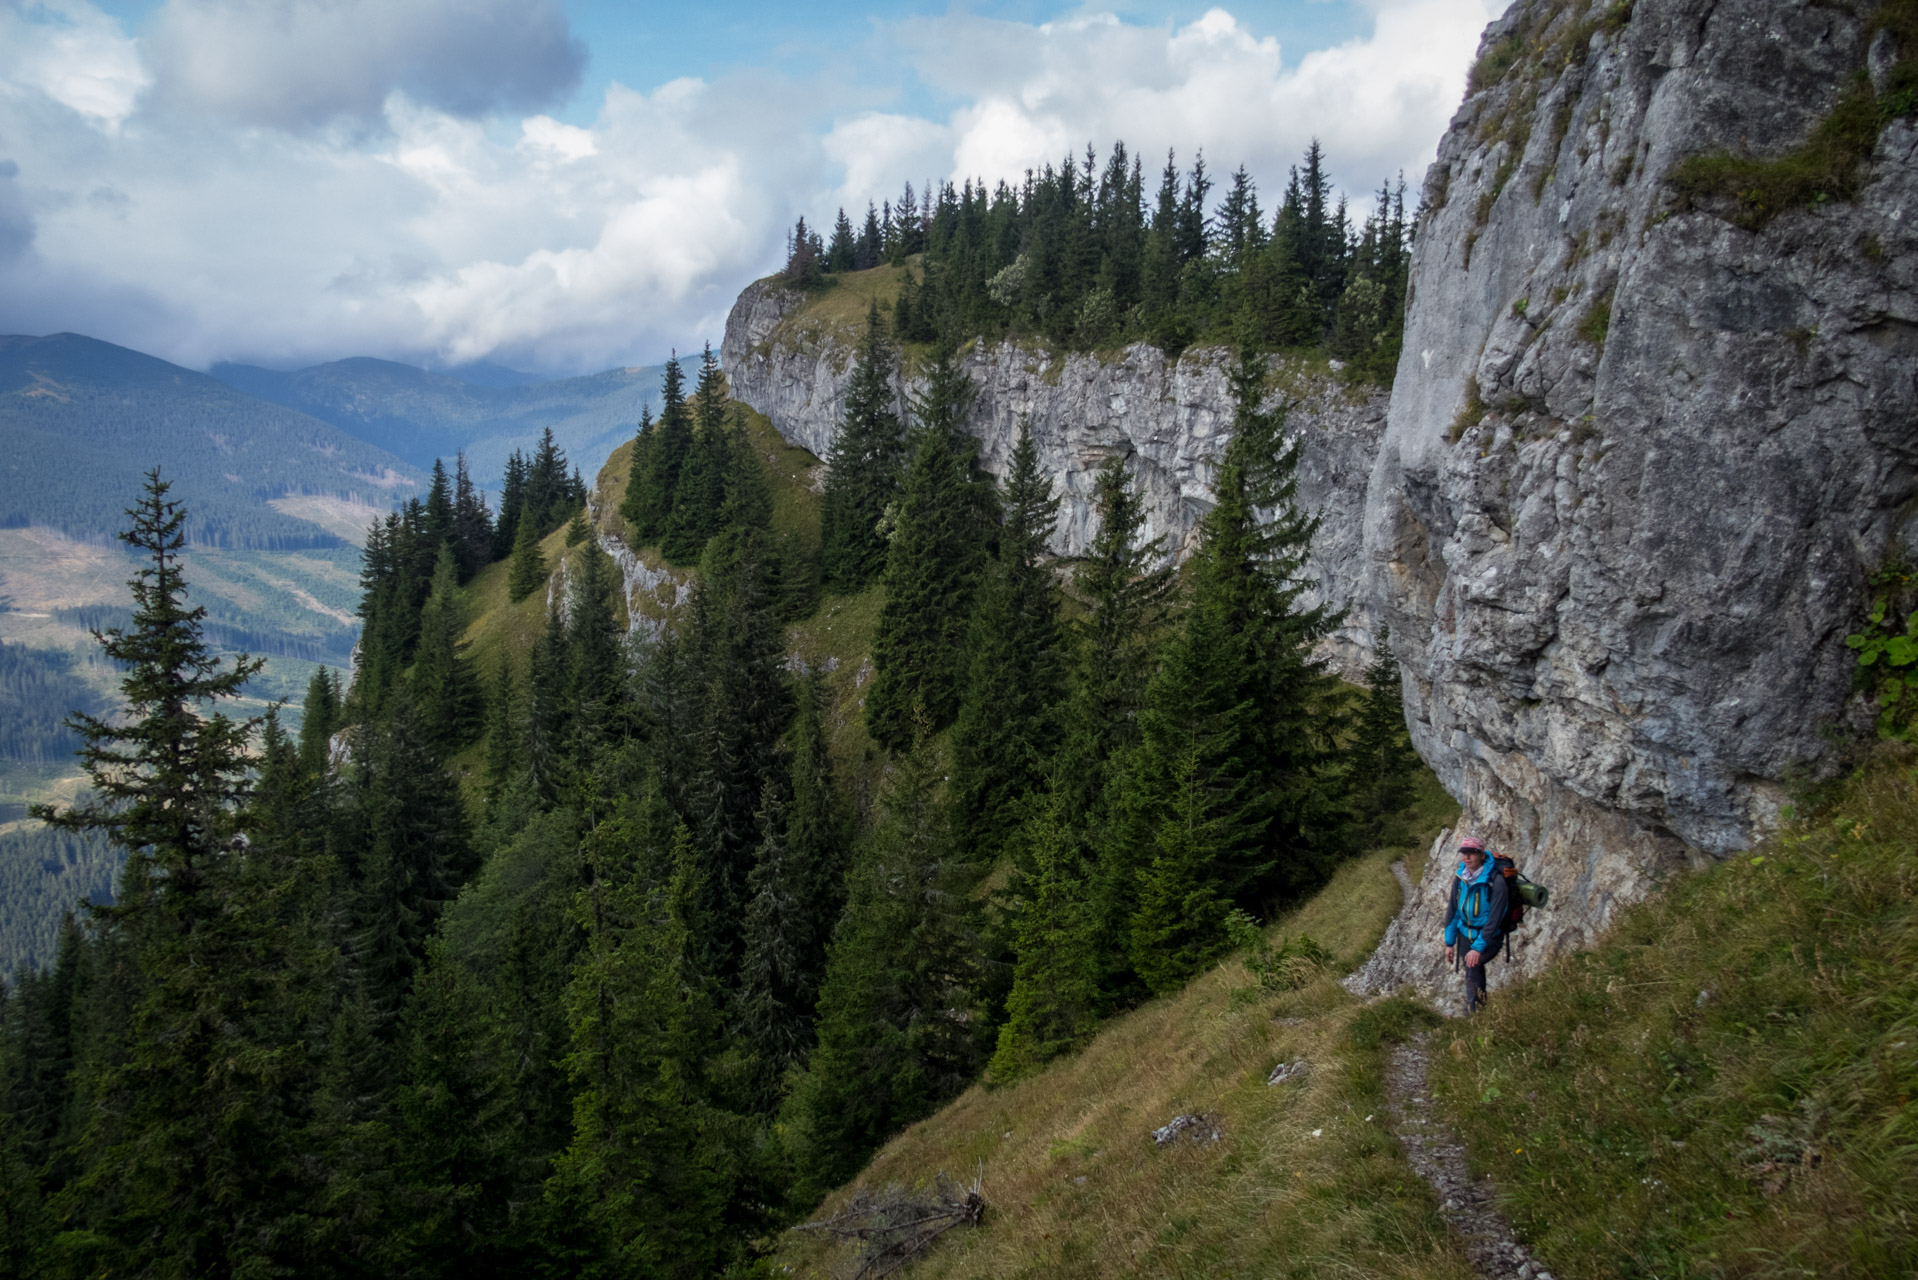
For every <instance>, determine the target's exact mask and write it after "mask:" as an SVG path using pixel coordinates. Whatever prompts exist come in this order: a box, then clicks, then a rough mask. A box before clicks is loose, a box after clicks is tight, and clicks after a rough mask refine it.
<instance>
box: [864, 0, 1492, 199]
mask: <svg viewBox="0 0 1918 1280" xmlns="http://www.w3.org/2000/svg"><path fill="white" fill-rule="evenodd" d="M1376 8H1377V16H1376V25H1375V30H1374V32H1373V33H1372V34H1371V35H1369V36H1367V37H1364V38H1362V39H1357V40H1352V41H1349V42H1347V43H1345V44H1342V45H1339V46H1337V47H1335V48H1331V49H1326V50H1320V51H1317V52H1313V53H1308V54H1306V55H1305V56H1304V57H1303V58H1301V59H1298V60H1297V61H1295V62H1293V63H1292V64H1290V65H1288V64H1287V63H1286V62H1285V60H1284V59H1283V57H1282V51H1281V49H1280V47H1279V44H1278V42H1277V41H1276V40H1273V39H1269V38H1261V37H1258V36H1255V35H1254V34H1252V33H1251V32H1250V31H1248V30H1247V29H1246V28H1245V27H1244V26H1243V25H1242V24H1241V23H1240V22H1239V21H1238V20H1237V19H1236V18H1234V17H1233V16H1232V15H1231V14H1229V13H1227V12H1226V11H1225V10H1223V9H1213V10H1211V11H1209V12H1208V13H1206V14H1205V15H1204V16H1203V17H1201V18H1199V19H1198V20H1197V21H1195V22H1192V23H1190V24H1188V25H1186V26H1184V27H1178V28H1172V27H1149V26H1137V25H1133V24H1129V23H1125V22H1121V21H1120V20H1118V19H1117V18H1115V17H1113V16H1111V15H1109V14H1080V15H1076V16H1073V17H1071V18H1067V19H1062V20H1060V21H1057V22H1051V23H1045V24H1041V25H1038V26H1032V25H1029V24H1025V23H1016V22H1004V21H998V20H994V19H987V18H975V17H965V16H956V17H946V18H936V19H915V20H911V21H908V22H904V23H901V24H899V28H898V38H899V39H900V41H901V43H902V44H903V45H904V46H905V47H906V48H907V49H908V50H909V53H910V56H911V57H912V60H913V63H914V65H915V66H916V67H917V69H918V70H919V71H920V73H921V74H922V75H924V76H925V77H926V78H927V79H928V80H930V81H932V82H933V83H935V84H937V85H939V86H941V87H942V88H944V89H946V90H947V91H949V92H952V93H963V94H964V95H965V96H967V97H968V98H970V99H971V101H970V102H968V103H967V104H966V105H964V106H962V107H960V108H959V109H958V110H956V111H955V112H954V113H953V115H952V117H951V119H950V121H949V122H948V125H949V130H950V133H951V137H952V142H951V146H952V152H951V162H950V167H949V168H948V169H946V170H944V171H943V172H942V176H948V177H954V178H961V177H982V178H985V179H986V180H987V181H988V182H992V181H996V180H998V179H1001V178H1005V179H1009V180H1010V179H1016V178H1017V177H1019V176H1020V174H1022V173H1023V171H1024V170H1025V169H1027V168H1029V167H1037V166H1039V165H1043V164H1046V163H1048V162H1052V163H1057V162H1058V161H1059V160H1061V159H1062V158H1063V157H1064V156H1065V155H1067V154H1068V153H1076V152H1079V151H1081V150H1083V149H1084V147H1085V145H1086V144H1087V143H1088V142H1091V143H1093V144H1095V145H1096V146H1098V147H1099V148H1100V149H1101V151H1103V150H1104V149H1105V148H1106V147H1107V146H1109V145H1110V144H1111V143H1112V142H1113V141H1114V140H1120V139H1122V140H1124V141H1125V142H1126V144H1127V145H1128V147H1130V148H1131V150H1132V152H1133V154H1134V155H1138V156H1141V157H1143V158H1144V160H1145V164H1146V166H1147V168H1148V169H1149V170H1150V169H1152V168H1155V167H1156V165H1157V162H1158V158H1159V157H1162V156H1163V155H1164V154H1165V152H1166V150H1167V149H1168V148H1177V150H1178V151H1179V153H1180V155H1181V157H1183V158H1184V159H1186V160H1189V159H1190V158H1191V156H1192V155H1193V153H1194V152H1195V151H1197V150H1199V149H1203V150H1204V151H1205V154H1206V156H1207V159H1208V161H1209V162H1210V163H1211V165H1212V166H1213V168H1214V169H1215V171H1216V170H1220V169H1230V168H1234V167H1236V166H1238V165H1239V164H1244V165H1246V167H1247V168H1248V169H1249V170H1250V171H1251V172H1252V174H1253V176H1254V177H1255V178H1258V179H1260V180H1261V184H1262V185H1263V186H1265V187H1266V188H1268V189H1270V188H1271V187H1272V186H1274V185H1276V184H1277V183H1279V182H1281V181H1282V180H1283V178H1284V175H1285V172H1286V169H1287V167H1288V166H1289V165H1291V164H1293V163H1294V162H1296V161H1297V159H1298V157H1299V155H1300V154H1301V153H1302V152H1303V151H1304V149H1305V146H1306V144H1307V143H1308V142H1309V141H1310V140H1311V139H1312V138H1314V137H1317V138H1318V139H1320V141H1321V142H1323V143H1324V145H1325V149H1326V153H1327V156H1328V158H1329V159H1330V161H1331V163H1332V165H1333V171H1334V174H1335V176H1336V177H1337V178H1338V180H1339V181H1341V182H1342V183H1344V184H1347V185H1348V186H1349V187H1351V188H1352V189H1353V190H1355V191H1363V190H1366V189H1368V188H1369V187H1371V186H1373V185H1374V184H1376V183H1377V182H1378V180H1380V179H1381V178H1384V177H1387V176H1389V175H1391V174H1393V173H1396V172H1398V171H1399V170H1404V171H1405V173H1406V174H1407V177H1408V178H1409V179H1410V180H1411V181H1413V182H1414V183H1416V181H1417V180H1418V178H1419V176H1420V175H1421V174H1422V173H1423V171H1424V168H1425V166H1426V164H1427V163H1429V161H1430V160H1431V157H1432V155H1433V152H1434V149H1435V147H1436V146H1437V143H1438V137H1439V134H1440V133H1441V132H1442V131H1443V129H1444V127H1445V123H1446V121H1447V120H1449V119H1450V117H1451V115H1452V112H1453V111H1454V110H1455V109H1456V108H1457V106H1458V102H1459V99H1460V97H1461V96H1462V95H1463V93H1464V88H1465V73H1466V70H1467V68H1468V66H1469V65H1470V62H1471V56H1472V53H1473V50H1474V49H1475V47H1476V45H1477V43H1478V38H1479V33H1480V32H1481V31H1482V30H1483V28H1484V26H1485V24H1486V23H1487V22H1489V21H1490V20H1491V19H1492V18H1493V17H1494V16H1496V14H1497V13H1498V12H1500V11H1502V10H1503V8H1504V0H1390V2H1381V3H1379V4H1378V5H1377V6H1376ZM848 177H849V180H848V183H847V188H848V194H853V193H855V192H857V190H858V188H857V186H856V184H855V183H854V182H853V181H851V175H850V174H849V175H848ZM881 185H882V187H883V186H884V184H881ZM1267 203H1270V201H1268V202H1267Z"/></svg>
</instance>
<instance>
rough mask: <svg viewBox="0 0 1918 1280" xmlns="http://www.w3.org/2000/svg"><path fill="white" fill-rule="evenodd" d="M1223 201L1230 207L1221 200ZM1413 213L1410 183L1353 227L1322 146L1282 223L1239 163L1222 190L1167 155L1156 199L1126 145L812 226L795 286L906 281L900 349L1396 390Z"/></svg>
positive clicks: (934, 188) (804, 228)
mask: <svg viewBox="0 0 1918 1280" xmlns="http://www.w3.org/2000/svg"><path fill="white" fill-rule="evenodd" d="M1215 194H1216V195H1217V198H1216V200H1215ZM1416 221H1417V215H1416V212H1414V214H1413V215H1412V216H1411V217H1409V218H1408V216H1407V213H1406V209H1405V181H1404V179H1403V178H1402V177H1401V178H1399V179H1398V180H1397V181H1396V182H1384V183H1381V184H1380V186H1379V190H1378V193H1377V195H1376V197H1375V198H1374V203H1373V207H1372V210H1371V212H1370V213H1369V214H1367V215H1366V217H1365V219H1364V221H1363V223H1362V224H1361V225H1360V226H1359V227H1358V228H1357V229H1354V227H1353V225H1352V217H1351V215H1350V214H1349V213H1348V211H1347V209H1346V204H1345V199H1344V197H1343V196H1339V195H1336V194H1335V192H1334V191H1333V187H1332V181H1331V178H1330V176H1329V175H1328V173H1327V169H1326V162H1325V154H1324V152H1323V150H1322V149H1321V148H1320V146H1319V144H1318V143H1317V142H1316V141H1315V142H1313V143H1312V144H1311V146H1310V147H1309V148H1308V149H1307V150H1306V152H1305V155H1304V156H1303V157H1302V158H1301V161H1300V163H1299V164H1297V165H1294V166H1293V167H1292V170H1291V173H1290V175H1289V178H1288V181H1287V183H1286V187H1285V190H1284V192H1283V193H1282V194H1281V196H1280V197H1279V201H1278V204H1277V207H1276V208H1275V209H1274V211H1273V213H1272V216H1271V218H1270V220H1269V221H1268V220H1267V217H1266V215H1265V213H1264V212H1263V211H1262V210H1261V209H1260V207H1259V193H1258V186H1257V184H1256V183H1255V182H1254V181H1253V180H1252V178H1251V176H1250V175H1249V174H1248V173H1247V172H1246V170H1245V167H1244V166H1243V165H1241V166H1240V167H1239V168H1238V169H1236V170H1234V171H1233V172H1232V174H1231V175H1230V176H1229V177H1228V178H1226V179H1225V181H1224V183H1223V184H1221V183H1220V181H1219V179H1218V177H1217V175H1216V174H1214V173H1212V172H1210V171H1208V170H1207V168H1206V164H1205V157H1204V155H1203V154H1201V155H1199V156H1197V157H1196V158H1195V159H1194V160H1193V162H1192V165H1191V167H1190V168H1189V169H1187V170H1185V171H1184V172H1181V171H1180V169H1179V167H1178V164H1177V163H1176V157H1175V156H1174V155H1172V154H1170V153H1168V154H1167V156H1166V160H1165V166H1164V169H1163V170H1162V171H1161V172H1160V175H1159V180H1158V186H1157V188H1156V190H1149V189H1148V188H1147V186H1146V183H1145V173H1144V168H1143V162H1142V161H1141V160H1140V159H1139V158H1138V157H1137V156H1134V155H1133V154H1132V153H1130V152H1129V151H1128V150H1127V149H1126V146H1125V144H1124V143H1123V142H1120V143H1117V144H1115V145H1114V146H1113V148H1112V150H1111V151H1110V152H1109V153H1108V154H1107V156H1106V158H1105V161H1104V163H1103V164H1102V163H1101V162H1100V161H1099V157H1098V155H1097V153H1096V152H1095V151H1094V150H1093V149H1092V148H1091V147H1088V148H1087V149H1086V153H1085V155H1084V156H1083V157H1082V158H1079V159H1076V160H1075V159H1074V158H1072V157H1070V156H1068V157H1066V158H1065V159H1064V160H1062V161H1061V162H1060V163H1059V165H1058V167H1057V168H1054V167H1053V166H1052V165H1049V164H1048V165H1046V166H1045V167H1044V168H1043V169H1040V170H1038V171H1036V172H1035V171H1031V170H1028V171H1027V173H1026V177H1025V181H1024V182H1023V183H1021V184H1019V185H1018V186H1016V187H1015V186H1014V185H1012V184H1010V183H1006V182H1000V183H998V184H997V185H996V186H994V187H992V188H991V189H990V190H988V189H987V187H986V184H985V183H983V182H976V181H972V180H967V181H965V182H963V183H960V184H957V185H955V184H953V183H951V182H941V183H937V184H932V183H928V184H926V186H925V187H924V188H923V189H921V190H919V191H917V192H915V191H914V190H913V186H912V184H911V183H910V182H908V183H906V184H905V187H904V189H903V190H902V191H901V192H900V194H899V197H898V199H897V200H887V201H885V202H884V204H883V205H882V206H880V207H878V208H868V209H867V210H866V216H865V220H864V222H863V223H861V224H859V225H857V226H855V224H854V223H853V221H852V220H851V219H850V218H848V217H847V215H846V211H845V210H844V209H841V210H839V212H838V214H837V215H836V217H835V219H834V222H833V227H832V230H831V232H830V233H825V232H822V231H821V230H820V229H819V227H817V226H808V225H807V223H806V221H805V219H803V218H801V219H800V220H799V223H798V225H796V226H795V227H794V228H793V230H792V232H791V233H790V234H789V235H788V236H787V253H786V267H785V272H784V275H785V278H786V279H787V280H789V281H791V282H793V283H795V284H799V285H812V286H816V285H817V284H819V283H820V282H821V281H822V280H824V279H826V278H828V277H829V276H830V275H832V274H835V273H839V272H845V271H861V270H866V269H869V268H871V267H876V266H878V265H880V264H881V263H890V264H892V265H894V266H902V267H907V268H908V270H907V272H906V283H905V288H904V290H903V292H902V293H901V295H900V297H899V299H898V300H897V303H896V304H895V311H894V317H893V320H894V325H895V332H896V333H897V334H898V336H899V338H900V340H901V341H904V342H932V341H935V340H937V339H941V338H943V339H946V340H948V341H952V342H961V341H964V340H965V339H968V338H972V337H975V336H985V337H999V336H1002V335H1007V334H1012V335H1017V336H1021V337H1029V338H1038V339H1043V340H1044V341H1046V342H1049V343H1055V344H1058V345H1060V346H1063V347H1066V348H1068V349H1073V350H1093V349H1096V348H1103V347H1112V346H1119V345H1123V344H1125V343H1128V342H1140V341H1144V342H1151V343H1154V344H1156V345H1158V346H1159V347H1161V348H1163V349H1165V350H1166V351H1168V352H1170V353H1172V354H1175V355H1176V354H1177V353H1178V352H1180V351H1182V350H1184V349H1185V348H1186V347H1188V346H1191V345H1192V344H1193V343H1195V342H1225V343H1232V344H1252V345H1255V346H1259V347H1263V348H1268V349H1275V348H1322V349H1324V350H1325V351H1326V352H1327V353H1328V354H1330V355H1331V356H1333V357H1334V358H1336V359H1339V360H1341V361H1344V362H1346V363H1348V364H1349V365H1351V366H1352V371H1353V373H1354V374H1356V375H1357V376H1359V377H1362V378H1365V379H1368V380H1370V381H1373V382H1376V383H1378V384H1380V385H1390V383H1391V380H1392V372H1393V370H1394V369H1396V368H1397V366H1398V355H1399V335H1400V333H1401V332H1402V330H1403V329H1404V326H1405V285H1406V280H1407V270H1408V268H1409V265H1410V260H1411V234H1412V228H1413V226H1414V224H1415V223H1416Z"/></svg>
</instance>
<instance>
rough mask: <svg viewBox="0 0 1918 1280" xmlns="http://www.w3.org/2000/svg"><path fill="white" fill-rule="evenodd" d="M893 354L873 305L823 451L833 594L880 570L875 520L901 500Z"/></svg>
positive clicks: (882, 554) (824, 547) (824, 540)
mask: <svg viewBox="0 0 1918 1280" xmlns="http://www.w3.org/2000/svg"><path fill="white" fill-rule="evenodd" d="M894 359H895V356H894V352H893V349H892V345H891V343H889V342H888V341H887V338H886V327H885V321H884V320H882V319H881V318H880V316H879V304H878V303H877V302H874V303H873V304H872V305H871V306H870V307H869V308H868V309H867V312H866V336H865V339H864V340H863V341H862V342H861V343H860V345H859V351H858V353H857V354H856V355H855V356H854V357H853V369H852V381H851V383H850V385H849V386H848V387H847V389H846V416H845V417H844V418H842V419H840V423H839V432H838V434H837V435H835V436H834V437H833V443H832V449H831V451H830V452H829V453H828V455H827V464H828V466H827V471H826V492H825V496H824V498H823V499H822V501H821V503H820V508H819V543H820V546H819V560H820V568H821V571H822V572H823V573H824V575H825V579H826V584H827V585H828V586H829V587H831V588H832V589H833V590H835V591H843V592H853V591H857V590H859V589H860V588H862V587H864V586H866V585H867V584H868V583H870V582H874V581H876V580H877V579H878V578H879V576H880V574H882V573H883V572H885V568H886V553H887V546H888V544H887V539H886V536H885V534H884V532H883V531H882V530H881V528H880V523H881V521H882V520H883V518H884V517H885V514H886V509H887V508H888V507H889V506H890V505H891V504H892V503H893V502H894V501H895V500H896V499H897V497H898V494H899V479H900V476H899V473H900V467H901V463H902V461H903V458H902V455H903V454H904V451H905V441H904V439H903V430H902V427H901V424H900V421H899V414H898V412H897V410H896V405H897V403H898V398H897V396H896V395H895V394H894V392H893V388H892V372H893V361H894Z"/></svg>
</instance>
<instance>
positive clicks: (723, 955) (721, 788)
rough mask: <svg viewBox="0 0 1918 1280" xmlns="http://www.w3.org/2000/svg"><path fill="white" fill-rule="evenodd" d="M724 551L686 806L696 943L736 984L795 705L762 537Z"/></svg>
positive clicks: (708, 626) (704, 583) (712, 601)
mask: <svg viewBox="0 0 1918 1280" xmlns="http://www.w3.org/2000/svg"><path fill="white" fill-rule="evenodd" d="M720 550H721V548H720V547H719V546H717V545H716V546H715V548H714V551H713V553H709V554H708V555H707V557H706V561H705V569H704V571H703V572H702V574H701V575H700V580H699V581H698V583H696V584H695V586H694V598H693V602H692V605H691V609H692V616H691V618H690V620H689V626H688V631H689V637H688V647H689V649H690V651H691V655H692V657H693V660H694V661H695V662H696V663H697V666H698V671H699V676H698V681H699V722H698V734H699V737H698V741H697V743H696V745H695V748H694V750H695V760H696V766H695V769H694V771H693V772H692V775H691V777H690V778H689V780H688V781H689V790H688V793H687V795H686V798H685V803H686V806H687V810H686V812H687V817H688V819H689V825H690V826H691V828H692V830H693V833H694V836H695V838H696V848H697V850H698V854H699V867H698V870H699V881H700V884H699V910H698V914H697V916H696V918H695V921H694V930H695V942H696V944H697V945H698V947H699V949H700V958H701V965H702V967H703V968H704V970H705V971H706V972H707V973H709V974H711V975H712V976H713V977H714V978H715V980H718V981H721V982H728V983H729V982H731V981H732V979H733V977H734V974H735V972H736V970H737V966H738V962H739V951H740V941H741V940H740V935H739V928H738V922H739V920H740V917H741V915H742V913H743V912H744V910H745V906H746V900H747V888H746V880H747V876H748V874H749V873H750V871H751V869H752V863H753V856H754V852H755V850H756V849H757V847H758V844H759V840H760V830H759V828H760V823H759V815H760V810H761V808H762V806H763V805H764V803H765V800H766V793H767V790H768V788H769V787H771V786H776V785H778V784H779V783H780V779H779V777H778V773H779V768H778V765H779V741H780V738H781V737H782V736H783V735H784V733H785V731H786V726H787V723H788V721H789V718H790V715H791V708H792V701H791V695H790V693H789V691H788V689H787V685H786V679H785V673H784V670H783V666H784V661H785V645H784V635H783V630H782V628H781V627H780V626H779V622H778V618H777V615H776V614H775V612H774V604H775V600H774V598H773V595H772V592H771V591H770V589H769V583H768V580H767V569H768V565H767V557H766V552H765V549H764V546H763V544H762V539H761V536H760V535H759V534H758V533H757V532H753V533H750V534H749V535H747V536H746V537H744V538H743V539H741V541H740V544H739V547H738V557H737V559H736V560H733V561H732V562H730V563H722V562H721V560H720V557H719V555H718V554H717V553H718V552H719V551H720Z"/></svg>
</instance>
